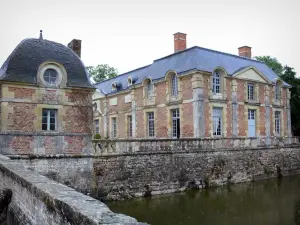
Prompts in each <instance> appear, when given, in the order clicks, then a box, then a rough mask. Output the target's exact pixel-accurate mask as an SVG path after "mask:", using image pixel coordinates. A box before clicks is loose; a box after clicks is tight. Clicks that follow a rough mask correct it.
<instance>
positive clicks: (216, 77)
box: [212, 70, 221, 94]
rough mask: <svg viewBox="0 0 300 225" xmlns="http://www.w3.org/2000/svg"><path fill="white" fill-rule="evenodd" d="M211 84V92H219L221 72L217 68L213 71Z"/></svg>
mask: <svg viewBox="0 0 300 225" xmlns="http://www.w3.org/2000/svg"><path fill="white" fill-rule="evenodd" d="M212 84H213V85H212V90H213V94H219V93H220V92H221V73H220V71H219V70H217V71H215V72H214V73H213V77H212Z"/></svg>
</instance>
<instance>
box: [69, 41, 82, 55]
mask: <svg viewBox="0 0 300 225" xmlns="http://www.w3.org/2000/svg"><path fill="white" fill-rule="evenodd" d="M68 47H69V48H70V49H72V50H73V51H74V52H75V53H76V54H77V55H78V56H79V58H80V57H81V40H78V39H73V40H72V41H71V42H70V43H69V44H68Z"/></svg>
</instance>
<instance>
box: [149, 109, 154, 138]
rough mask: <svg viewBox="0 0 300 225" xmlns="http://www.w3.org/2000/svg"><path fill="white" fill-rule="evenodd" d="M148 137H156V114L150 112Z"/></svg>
mask: <svg viewBox="0 0 300 225" xmlns="http://www.w3.org/2000/svg"><path fill="white" fill-rule="evenodd" d="M147 117H148V137H154V112H148V113H147Z"/></svg>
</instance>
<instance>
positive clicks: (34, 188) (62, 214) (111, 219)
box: [0, 157, 142, 225]
mask: <svg viewBox="0 0 300 225" xmlns="http://www.w3.org/2000/svg"><path fill="white" fill-rule="evenodd" d="M0 181H1V182H0V189H2V188H10V189H12V192H13V197H12V202H11V203H10V205H9V210H8V216H7V221H6V225H23V224H24V225H25V224H26V225H50V224H51V225H99V224H110V225H111V224H115V225H117V224H127V225H138V224H142V223H138V222H137V221H136V220H135V219H134V218H131V217H129V216H125V215H122V214H115V213H113V212H112V211H110V210H109V208H108V207H107V206H106V205H105V204H104V203H102V202H100V201H98V200H96V199H94V198H91V197H89V196H86V195H83V194H81V193H79V192H77V191H75V190H74V189H72V188H70V187H67V186H65V185H63V184H59V183H57V182H55V181H53V180H50V179H48V178H46V177H45V176H42V175H40V174H38V173H37V172H36V171H33V170H30V169H28V168H24V167H23V166H22V165H21V163H20V161H18V160H9V159H5V158H3V157H1V158H0Z"/></svg>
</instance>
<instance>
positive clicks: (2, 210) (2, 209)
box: [0, 188, 12, 224]
mask: <svg viewBox="0 0 300 225" xmlns="http://www.w3.org/2000/svg"><path fill="white" fill-rule="evenodd" d="M11 198H12V191H11V189H7V188H6V189H3V190H0V224H2V223H4V222H6V219H7V211H8V206H9V203H10V202H11Z"/></svg>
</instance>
